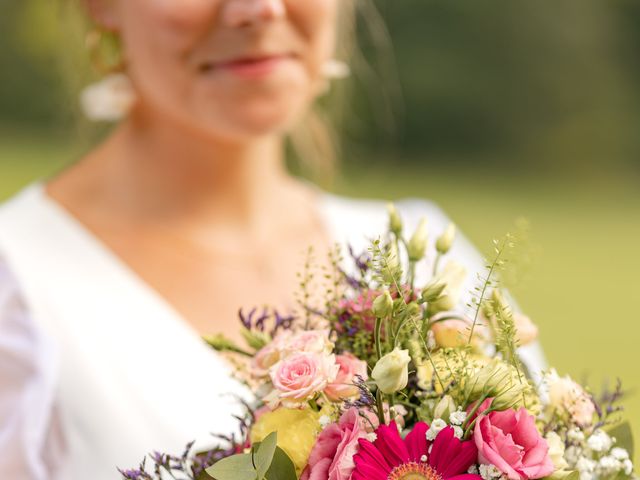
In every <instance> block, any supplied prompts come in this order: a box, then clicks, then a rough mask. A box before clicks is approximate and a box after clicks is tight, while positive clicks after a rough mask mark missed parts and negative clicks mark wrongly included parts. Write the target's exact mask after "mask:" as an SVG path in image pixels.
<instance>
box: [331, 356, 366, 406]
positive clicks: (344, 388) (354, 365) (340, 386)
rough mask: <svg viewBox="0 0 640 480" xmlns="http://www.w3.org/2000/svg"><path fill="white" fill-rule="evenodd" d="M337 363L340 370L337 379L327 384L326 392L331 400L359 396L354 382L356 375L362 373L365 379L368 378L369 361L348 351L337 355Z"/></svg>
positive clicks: (337, 400) (336, 400)
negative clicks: (360, 358)
mask: <svg viewBox="0 0 640 480" xmlns="http://www.w3.org/2000/svg"><path fill="white" fill-rule="evenodd" d="M336 363H337V364H338V366H339V367H340V370H338V375H337V376H336V379H335V381H334V382H332V383H330V384H329V385H327V388H326V389H325V391H324V393H326V394H327V396H328V397H329V400H332V401H334V402H339V401H340V400H343V399H346V398H352V397H356V396H358V394H359V390H358V387H356V386H355V385H354V384H353V382H354V377H355V376H356V375H360V376H361V377H362V378H363V379H364V380H366V379H367V378H368V377H367V362H363V361H362V360H359V359H358V358H356V357H355V356H353V355H351V354H350V353H346V354H343V355H337V356H336Z"/></svg>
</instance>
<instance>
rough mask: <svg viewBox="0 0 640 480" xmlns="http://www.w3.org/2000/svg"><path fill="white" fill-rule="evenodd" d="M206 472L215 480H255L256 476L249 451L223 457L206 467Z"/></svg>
mask: <svg viewBox="0 0 640 480" xmlns="http://www.w3.org/2000/svg"><path fill="white" fill-rule="evenodd" d="M206 472H207V474H208V475H210V476H211V477H213V478H215V480H256V478H257V476H256V469H255V468H254V466H253V459H252V455H251V454H249V453H241V454H239V455H233V456H231V457H227V458H223V459H222V460H220V461H218V462H216V463H215V464H214V465H213V466H211V467H209V468H207V470H206Z"/></svg>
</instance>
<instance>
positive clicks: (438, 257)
mask: <svg viewBox="0 0 640 480" xmlns="http://www.w3.org/2000/svg"><path fill="white" fill-rule="evenodd" d="M440 258H442V255H441V254H440V253H438V254H437V255H436V259H435V260H434V262H433V276H434V277H435V276H436V274H437V273H438V265H439V264H440Z"/></svg>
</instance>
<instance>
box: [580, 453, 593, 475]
mask: <svg viewBox="0 0 640 480" xmlns="http://www.w3.org/2000/svg"><path fill="white" fill-rule="evenodd" d="M576 469H577V470H578V471H579V472H580V473H593V471H594V470H595V469H596V462H594V461H593V460H591V459H589V458H587V457H580V458H579V459H578V461H577V462H576Z"/></svg>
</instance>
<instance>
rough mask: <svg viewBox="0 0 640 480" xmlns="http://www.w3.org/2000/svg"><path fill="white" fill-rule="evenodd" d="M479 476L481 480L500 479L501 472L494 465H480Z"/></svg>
mask: <svg viewBox="0 0 640 480" xmlns="http://www.w3.org/2000/svg"><path fill="white" fill-rule="evenodd" d="M480 476H481V477H482V478H483V480H493V479H496V478H500V477H501V476H502V472H501V471H500V470H499V469H498V467H496V466H495V465H480Z"/></svg>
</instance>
